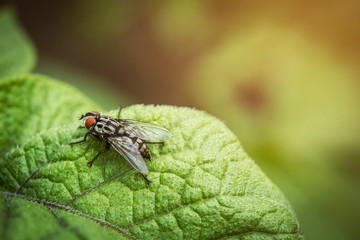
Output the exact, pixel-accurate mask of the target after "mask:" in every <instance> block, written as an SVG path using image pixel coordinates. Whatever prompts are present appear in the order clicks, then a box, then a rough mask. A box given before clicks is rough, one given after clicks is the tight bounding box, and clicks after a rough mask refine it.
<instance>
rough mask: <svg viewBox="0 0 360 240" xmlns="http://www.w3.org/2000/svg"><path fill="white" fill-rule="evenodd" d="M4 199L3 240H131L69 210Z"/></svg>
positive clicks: (0, 204)
mask: <svg viewBox="0 0 360 240" xmlns="http://www.w3.org/2000/svg"><path fill="white" fill-rule="evenodd" d="M1 195H2V200H1V201H0V214H1V216H4V217H2V218H1V219H0V224H1V225H0V228H1V230H0V232H1V239H9V240H10V239H14V240H20V239H105V240H106V239H129V237H125V236H126V235H123V234H122V233H121V232H120V231H119V230H118V229H117V228H115V227H114V226H109V225H106V223H103V222H102V221H99V220H97V219H93V218H91V217H89V216H86V215H84V214H81V213H79V212H76V211H73V210H71V209H69V208H67V207H64V206H61V205H54V204H51V203H48V202H45V201H39V200H36V199H31V198H27V197H24V196H19V195H15V194H9V193H2V194H1ZM96 223H100V224H103V225H105V226H107V227H108V228H104V227H101V226H100V225H98V224H96ZM110 229H112V230H110ZM113 230H115V231H113ZM116 233H119V234H116Z"/></svg>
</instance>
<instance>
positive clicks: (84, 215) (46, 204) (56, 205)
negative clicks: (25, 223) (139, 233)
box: [0, 192, 136, 240]
mask: <svg viewBox="0 0 360 240" xmlns="http://www.w3.org/2000/svg"><path fill="white" fill-rule="evenodd" d="M0 194H1V195H3V196H4V197H11V198H20V199H25V200H27V201H30V202H34V203H37V204H40V205H43V206H46V207H51V208H56V209H60V210H63V211H66V212H69V213H72V214H76V215H78V216H81V217H84V218H87V219H90V220H92V221H94V222H96V223H98V224H100V225H101V226H105V227H109V228H111V229H113V230H115V231H117V232H118V233H121V234H123V235H124V236H126V237H128V238H131V239H133V240H136V238H135V237H133V236H131V235H130V234H129V233H126V232H125V231H123V230H121V229H120V228H118V227H116V226H114V225H112V224H110V223H107V222H105V221H102V220H99V219H96V218H93V217H91V216H88V215H86V214H83V213H81V212H79V211H76V210H73V209H71V208H70V207H67V206H64V205H59V204H56V203H52V202H47V201H44V200H40V199H35V198H31V197H28V196H24V195H19V194H16V193H8V192H0Z"/></svg>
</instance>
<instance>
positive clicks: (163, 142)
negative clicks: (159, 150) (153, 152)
mask: <svg viewBox="0 0 360 240" xmlns="http://www.w3.org/2000/svg"><path fill="white" fill-rule="evenodd" d="M145 143H146V144H161V145H162V146H163V147H165V141H162V142H145Z"/></svg>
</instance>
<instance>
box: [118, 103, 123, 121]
mask: <svg viewBox="0 0 360 240" xmlns="http://www.w3.org/2000/svg"><path fill="white" fill-rule="evenodd" d="M122 109H123V106H121V105H120V106H119V112H118V115H117V118H118V119H120V113H121V110H122Z"/></svg>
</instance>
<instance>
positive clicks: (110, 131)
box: [94, 117, 121, 135]
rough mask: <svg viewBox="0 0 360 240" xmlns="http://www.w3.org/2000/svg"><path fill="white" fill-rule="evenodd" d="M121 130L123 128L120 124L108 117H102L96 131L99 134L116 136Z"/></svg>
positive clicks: (97, 123)
mask: <svg viewBox="0 0 360 240" xmlns="http://www.w3.org/2000/svg"><path fill="white" fill-rule="evenodd" d="M119 128H121V126H120V123H119V122H117V121H115V120H114V119H111V118H107V117H100V118H99V119H98V120H97V121H96V125H95V127H94V131H95V132H97V133H99V134H106V135H115V134H117V130H118V129H119Z"/></svg>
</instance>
